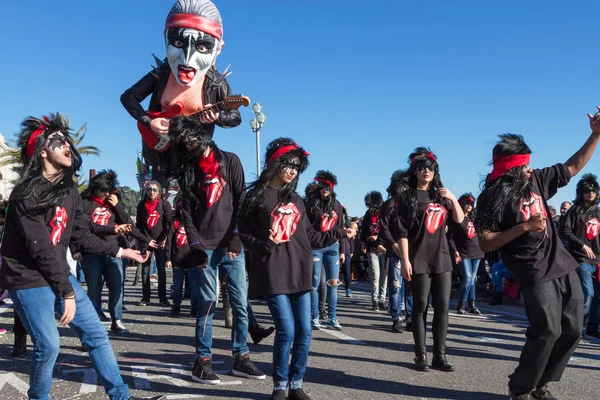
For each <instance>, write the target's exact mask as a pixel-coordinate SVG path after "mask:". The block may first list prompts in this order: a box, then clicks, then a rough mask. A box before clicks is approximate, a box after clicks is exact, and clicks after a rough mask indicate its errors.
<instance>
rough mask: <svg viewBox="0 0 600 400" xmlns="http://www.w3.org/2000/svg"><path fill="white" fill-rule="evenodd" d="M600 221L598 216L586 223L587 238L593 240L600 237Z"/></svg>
mask: <svg viewBox="0 0 600 400" xmlns="http://www.w3.org/2000/svg"><path fill="white" fill-rule="evenodd" d="M599 228H600V221H598V218H592V219H590V220H588V221H587V222H586V223H585V237H586V238H587V240H592V239H595V238H596V237H598V233H599V232H600V231H599Z"/></svg>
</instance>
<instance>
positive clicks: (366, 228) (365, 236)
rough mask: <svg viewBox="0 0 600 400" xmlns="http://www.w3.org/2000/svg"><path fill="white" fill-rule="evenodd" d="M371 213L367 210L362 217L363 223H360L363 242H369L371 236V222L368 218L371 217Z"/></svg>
mask: <svg viewBox="0 0 600 400" xmlns="http://www.w3.org/2000/svg"><path fill="white" fill-rule="evenodd" d="M370 215H371V213H370V212H369V211H368V210H367V212H366V213H365V215H364V216H363V219H362V224H361V225H360V241H361V242H362V243H367V239H368V238H369V236H370V235H369V233H370V231H369V222H368V220H369V219H371V217H370Z"/></svg>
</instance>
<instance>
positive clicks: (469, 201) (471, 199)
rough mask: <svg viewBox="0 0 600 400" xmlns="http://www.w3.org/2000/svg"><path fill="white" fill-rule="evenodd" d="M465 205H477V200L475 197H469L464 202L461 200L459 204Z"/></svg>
mask: <svg viewBox="0 0 600 400" xmlns="http://www.w3.org/2000/svg"><path fill="white" fill-rule="evenodd" d="M465 203H473V204H475V199H474V198H473V197H471V196H468V197H465V198H464V199H462V200H460V201H459V202H458V204H461V205H462V204H465Z"/></svg>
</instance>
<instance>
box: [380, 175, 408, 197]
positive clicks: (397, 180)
mask: <svg viewBox="0 0 600 400" xmlns="http://www.w3.org/2000/svg"><path fill="white" fill-rule="evenodd" d="M407 185H408V174H407V170H405V169H399V170H396V171H394V173H393V174H392V177H391V178H390V185H389V186H388V187H387V189H385V191H386V192H387V194H388V198H392V197H396V196H398V195H399V194H400V193H402V192H403V191H404V190H406V188H407Z"/></svg>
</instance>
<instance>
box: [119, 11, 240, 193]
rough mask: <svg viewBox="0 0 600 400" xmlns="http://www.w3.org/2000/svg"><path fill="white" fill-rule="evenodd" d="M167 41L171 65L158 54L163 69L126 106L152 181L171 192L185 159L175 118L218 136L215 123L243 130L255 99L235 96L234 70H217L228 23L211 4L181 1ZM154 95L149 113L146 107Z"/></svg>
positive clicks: (129, 93) (125, 98) (133, 90)
mask: <svg viewBox="0 0 600 400" xmlns="http://www.w3.org/2000/svg"><path fill="white" fill-rule="evenodd" d="M164 37H165V45H166V55H167V57H166V62H164V61H161V60H159V59H158V58H156V56H155V60H156V63H157V66H156V67H154V69H153V70H152V71H150V72H149V73H148V74H146V75H145V76H144V77H143V78H142V79H140V80H139V81H138V82H137V83H136V84H134V85H133V86H132V87H130V88H129V89H127V90H126V91H125V93H123V94H122V95H121V103H122V104H123V106H124V107H125V109H126V110H127V111H128V112H129V114H131V116H132V117H133V118H135V119H136V120H137V121H138V129H139V131H140V133H141V134H142V139H143V144H142V146H143V151H142V154H143V158H144V160H145V162H146V163H147V164H149V165H150V166H151V167H152V179H154V180H157V181H159V182H160V183H161V185H163V187H165V188H166V187H168V180H169V178H170V177H171V176H172V175H173V174H174V172H175V170H176V169H177V168H178V167H179V165H180V163H181V162H180V160H181V157H182V154H179V153H180V150H179V149H173V147H172V146H171V142H170V141H169V136H168V132H169V118H170V117H172V116H174V115H178V114H183V115H186V116H191V115H194V116H195V117H196V118H197V120H198V122H199V123H200V124H201V125H202V128H203V129H204V131H205V132H206V133H207V134H209V135H210V136H211V137H212V135H213V133H214V130H215V124H216V125H219V126H220V127H222V128H232V127H236V126H238V125H239V124H240V123H241V121H242V118H241V116H240V113H239V111H237V109H238V108H239V107H240V106H241V105H244V106H247V105H248V104H249V102H250V100H249V99H248V98H247V97H243V96H232V95H231V89H230V87H229V84H228V83H227V81H226V77H227V75H229V72H227V70H226V71H225V72H223V73H222V74H221V73H219V72H218V71H217V69H216V66H215V61H216V58H217V55H218V54H219V53H220V52H221V49H222V47H223V44H224V42H223V22H222V20H221V15H220V14H219V10H217V7H216V6H215V5H214V4H213V3H212V2H211V1H210V0H178V1H177V2H176V3H175V5H174V6H173V7H172V8H171V11H170V12H169V15H168V16H167V21H166V24H165V29H164ZM150 95H151V97H150V105H149V111H148V112H146V111H145V110H144V109H143V108H142V106H141V104H140V103H141V102H142V101H144V99H145V98H147V97H148V96H150ZM181 151H185V150H184V149H182V150H181Z"/></svg>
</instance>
